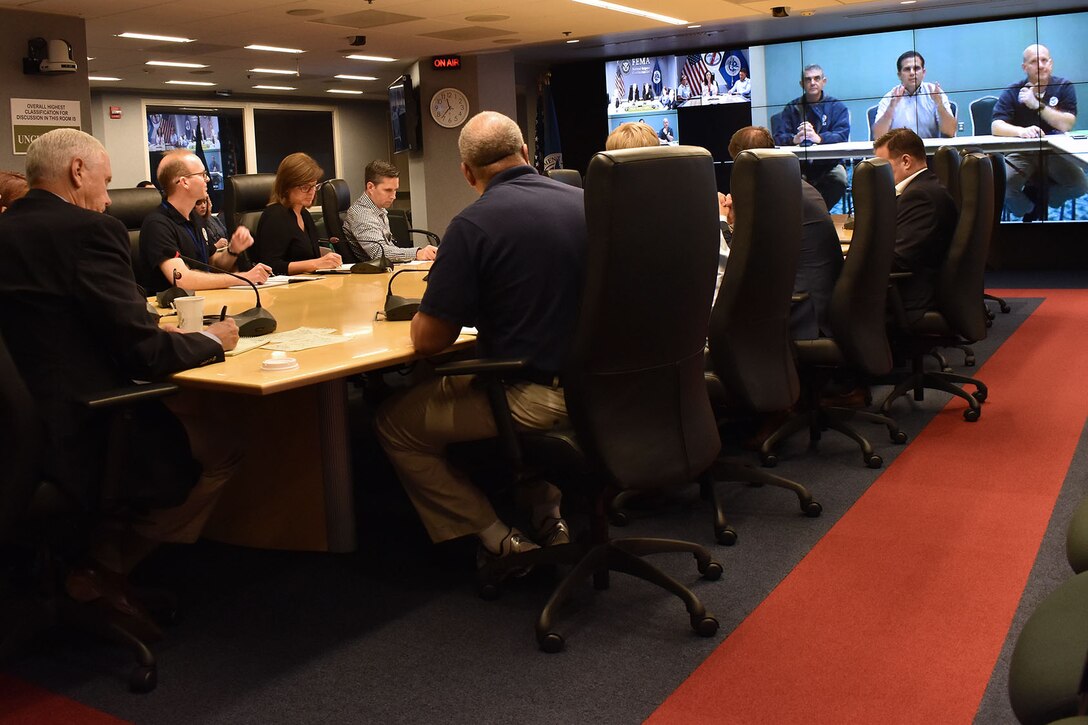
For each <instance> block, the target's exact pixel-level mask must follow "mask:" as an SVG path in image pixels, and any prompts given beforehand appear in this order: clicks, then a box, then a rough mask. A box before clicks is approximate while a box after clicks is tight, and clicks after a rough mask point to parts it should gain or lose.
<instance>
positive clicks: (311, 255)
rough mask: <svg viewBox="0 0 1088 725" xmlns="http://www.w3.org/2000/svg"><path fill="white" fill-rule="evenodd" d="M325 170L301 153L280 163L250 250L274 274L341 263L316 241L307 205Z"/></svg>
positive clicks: (309, 270) (329, 266)
mask: <svg viewBox="0 0 1088 725" xmlns="http://www.w3.org/2000/svg"><path fill="white" fill-rule="evenodd" d="M324 173H325V172H324V171H323V170H322V168H321V167H320V166H318V165H317V162H316V161H314V160H313V159H312V158H310V157H309V156H307V155H306V154H304V153H293V154H291V155H290V156H288V157H287V158H285V159H284V160H283V161H281V162H280V165H279V168H278V169H276V180H275V182H274V183H273V184H272V194H271V197H270V198H269V200H268V206H267V207H265V210H264V212H263V213H262V214H261V219H260V221H258V222H257V230H256V232H255V233H254V235H253V237H254V242H253V247H252V248H251V252H252V253H253V256H254V258H255V260H256V261H258V262H263V263H265V264H267V265H268V266H269V267H271V268H272V272H273V273H275V274H303V273H306V272H313V271H314V270H318V269H333V268H335V267H339V266H340V255H339V254H336V253H335V252H332V251H329V250H327V249H323V248H322V247H320V246H318V244H317V226H316V225H315V224H314V220H313V217H311V216H310V212H309V211H308V207H310V206H311V205H313V203H314V195H315V194H316V193H317V189H318V187H319V186H320V184H319V183H318V180H319V179H320V178H321V176H322V175H323V174H324Z"/></svg>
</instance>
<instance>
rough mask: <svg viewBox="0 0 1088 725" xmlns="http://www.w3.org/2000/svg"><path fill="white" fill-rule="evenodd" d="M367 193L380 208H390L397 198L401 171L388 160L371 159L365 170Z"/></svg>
mask: <svg viewBox="0 0 1088 725" xmlns="http://www.w3.org/2000/svg"><path fill="white" fill-rule="evenodd" d="M364 179H365V181H366V195H367V196H368V197H370V200H371V201H372V202H374V206H376V207H378V208H379V209H388V208H389V207H391V206H392V205H393V202H394V201H396V200H397V190H398V189H399V188H400V171H399V170H398V169H397V167H396V166H393V164H391V163H389V162H388V161H381V160H377V161H371V162H370V163H369V164H367V165H366V171H365V172H364Z"/></svg>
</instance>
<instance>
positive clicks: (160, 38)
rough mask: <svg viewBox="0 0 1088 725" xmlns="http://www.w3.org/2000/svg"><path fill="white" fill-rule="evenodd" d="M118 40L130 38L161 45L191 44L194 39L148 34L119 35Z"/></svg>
mask: <svg viewBox="0 0 1088 725" xmlns="http://www.w3.org/2000/svg"><path fill="white" fill-rule="evenodd" d="M117 37H118V38H132V39H133V40H158V41H161V42H163V43H192V42H193V41H194V40H196V38H178V37H175V36H173V35H150V34H148V33H121V34H120V35H118V36H117Z"/></svg>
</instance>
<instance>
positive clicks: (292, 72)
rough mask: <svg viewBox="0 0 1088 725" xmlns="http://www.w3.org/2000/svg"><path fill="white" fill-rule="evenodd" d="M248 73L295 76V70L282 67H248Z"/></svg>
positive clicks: (296, 73) (296, 72)
mask: <svg viewBox="0 0 1088 725" xmlns="http://www.w3.org/2000/svg"><path fill="white" fill-rule="evenodd" d="M249 72H250V73H271V74H272V75H277V76H297V75H298V71H296V70H284V69H283V68H250V69H249Z"/></svg>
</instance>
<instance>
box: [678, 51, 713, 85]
mask: <svg viewBox="0 0 1088 725" xmlns="http://www.w3.org/2000/svg"><path fill="white" fill-rule="evenodd" d="M709 70H710V67H709V66H708V65H707V64H706V63H705V62H704V61H703V56H701V55H699V54H698V53H692V54H691V55H689V56H688V57H687V59H686V60H685V61H684V67H683V68H682V69H681V70H680V75H681V76H682V77H684V78H687V79H688V85H689V86H691V92H692V93H702V92H703V81H704V80H705V79H706V73H707V71H709Z"/></svg>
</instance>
